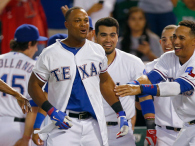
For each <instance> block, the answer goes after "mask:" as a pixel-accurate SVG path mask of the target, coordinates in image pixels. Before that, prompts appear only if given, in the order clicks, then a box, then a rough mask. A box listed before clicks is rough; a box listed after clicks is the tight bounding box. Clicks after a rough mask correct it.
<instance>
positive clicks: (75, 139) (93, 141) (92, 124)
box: [46, 118, 103, 146]
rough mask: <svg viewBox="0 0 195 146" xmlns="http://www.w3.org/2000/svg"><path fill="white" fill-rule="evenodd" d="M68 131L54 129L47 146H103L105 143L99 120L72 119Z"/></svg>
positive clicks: (49, 135)
mask: <svg viewBox="0 0 195 146" xmlns="http://www.w3.org/2000/svg"><path fill="white" fill-rule="evenodd" d="M71 119H72V124H73V126H72V127H71V128H70V129H68V130H59V129H57V128H56V129H54V130H53V131H51V132H50V133H49V134H48V139H47V141H46V143H47V146H102V145H103V141H102V138H101V134H100V128H99V125H98V122H97V120H95V119H93V118H89V119H86V120H79V119H78V118H71Z"/></svg>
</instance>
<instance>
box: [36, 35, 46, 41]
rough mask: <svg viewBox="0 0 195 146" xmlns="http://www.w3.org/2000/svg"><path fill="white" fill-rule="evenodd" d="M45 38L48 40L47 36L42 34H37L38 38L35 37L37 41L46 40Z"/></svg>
mask: <svg viewBox="0 0 195 146" xmlns="http://www.w3.org/2000/svg"><path fill="white" fill-rule="evenodd" d="M46 40H48V38H46V37H43V36H39V38H38V39H37V41H46Z"/></svg>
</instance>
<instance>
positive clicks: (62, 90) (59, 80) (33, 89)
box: [29, 7, 128, 146]
mask: <svg viewBox="0 0 195 146" xmlns="http://www.w3.org/2000/svg"><path fill="white" fill-rule="evenodd" d="M65 17H66V22H65V26H66V28H67V29H68V38H67V39H65V40H61V41H57V42H56V43H55V44H53V45H51V46H49V47H48V48H46V49H45V50H44V51H43V53H42V54H41V55H40V57H39V59H38V60H37V62H36V65H35V68H34V69H33V73H32V75H31V78H30V81H29V94H30V95H31V97H32V98H33V100H34V101H35V103H36V104H37V105H38V106H40V107H41V108H42V109H43V110H45V111H46V112H47V114H48V115H49V116H50V118H51V122H53V123H54V124H55V125H56V128H55V129H53V130H52V131H50V132H49V134H48V139H47V145H51V146H59V145H64V143H66V145H71V146H74V145H75V146H78V145H83V146H89V145H93V146H102V145H105V146H107V145H108V141H107V131H106V122H105V117H104V111H103V105H102V98H101V93H102V95H103V96H104V98H105V99H106V101H107V102H108V103H109V104H110V105H111V106H112V108H113V110H114V111H115V112H116V113H117V114H118V121H119V122H120V124H119V125H120V131H119V132H118V134H117V135H116V137H117V138H119V137H123V136H124V135H126V134H127V131H128V122H127V119H126V115H125V112H124V111H123V108H122V106H121V103H120V101H119V99H118V97H117V96H116V95H115V93H114V92H113V90H114V86H115V84H114V82H113V81H112V79H111V77H110V76H109V74H108V73H107V71H106V69H107V58H106V56H105V51H104V49H103V48H102V47H101V46H100V45H98V44H95V43H93V42H91V41H88V40H87V39H86V37H87V34H88V30H89V20H88V15H87V13H86V12H85V11H84V10H83V9H82V8H80V7H73V8H71V9H69V10H68V11H67V12H66V16H65ZM46 81H47V82H48V100H47V99H46V97H45V95H44V94H43V91H42V89H41V87H42V86H43V85H44V83H45V82H46ZM100 91H101V92H100ZM48 128H49V127H48ZM61 129H66V131H64V130H61ZM64 140H65V141H64Z"/></svg>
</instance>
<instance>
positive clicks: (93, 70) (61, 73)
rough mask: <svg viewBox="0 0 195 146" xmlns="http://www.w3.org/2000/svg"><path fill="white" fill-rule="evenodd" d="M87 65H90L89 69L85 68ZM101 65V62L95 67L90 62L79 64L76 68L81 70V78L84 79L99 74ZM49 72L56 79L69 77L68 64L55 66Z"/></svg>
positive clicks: (61, 79)
mask: <svg viewBox="0 0 195 146" xmlns="http://www.w3.org/2000/svg"><path fill="white" fill-rule="evenodd" d="M87 65H90V69H89V70H87ZM101 65H102V63H99V66H98V67H96V65H95V63H94V62H91V63H90V64H83V65H81V66H78V70H79V71H80V72H81V79H82V80H84V79H86V78H89V77H92V76H96V75H99V74H100V70H101ZM98 69H99V70H98ZM50 73H51V74H52V75H54V77H55V78H56V81H64V80H69V79H71V75H70V66H64V67H61V68H57V69H55V70H52V71H51V72H50Z"/></svg>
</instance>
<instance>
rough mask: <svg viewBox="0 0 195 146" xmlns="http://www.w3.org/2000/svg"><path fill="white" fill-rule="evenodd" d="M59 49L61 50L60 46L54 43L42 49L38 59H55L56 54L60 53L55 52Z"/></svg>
mask: <svg viewBox="0 0 195 146" xmlns="http://www.w3.org/2000/svg"><path fill="white" fill-rule="evenodd" d="M60 48H61V46H60V44H59V42H57V41H56V42H55V43H53V44H52V45H50V46H47V47H46V48H44V49H43V51H42V52H41V54H40V57H48V56H51V57H52V56H53V57H55V55H56V54H57V53H60V52H59V51H57V50H59V49H60Z"/></svg>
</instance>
